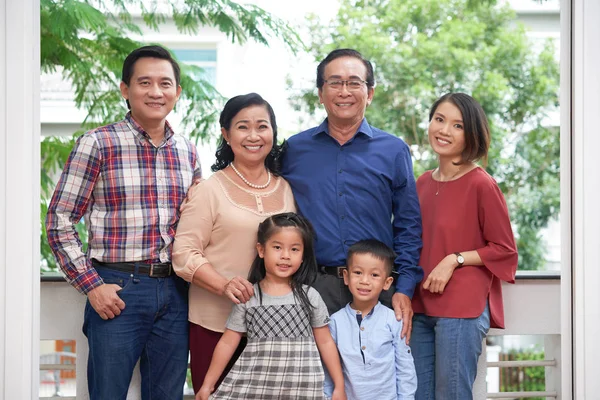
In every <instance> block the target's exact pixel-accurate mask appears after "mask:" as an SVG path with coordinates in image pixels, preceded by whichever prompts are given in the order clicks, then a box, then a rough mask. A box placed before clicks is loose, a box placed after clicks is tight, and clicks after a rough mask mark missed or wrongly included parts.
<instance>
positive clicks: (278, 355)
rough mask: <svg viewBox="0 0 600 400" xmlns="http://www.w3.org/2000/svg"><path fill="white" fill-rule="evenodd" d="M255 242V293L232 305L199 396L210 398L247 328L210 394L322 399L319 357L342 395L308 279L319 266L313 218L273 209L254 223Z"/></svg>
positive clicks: (335, 359)
mask: <svg viewBox="0 0 600 400" xmlns="http://www.w3.org/2000/svg"><path fill="white" fill-rule="evenodd" d="M256 248H257V250H258V256H257V257H256V259H255V260H254V263H253V264H252V267H251V269H250V275H249V280H250V282H252V283H253V284H254V293H255V296H254V297H252V298H251V299H250V300H249V301H248V302H247V303H245V304H237V305H235V306H234V308H233V310H232V312H231V314H230V315H229V319H228V320H227V324H226V327H227V329H226V330H225V333H224V334H223V336H222V338H221V340H219V343H218V344H217V347H216V348H215V351H214V353H213V357H212V361H211V364H210V368H209V370H208V372H207V374H206V378H205V379H204V383H203V384H202V387H201V388H200V391H199V392H198V394H197V395H196V399H197V400H200V399H202V400H206V399H208V398H209V396H210V394H211V393H212V391H213V390H214V386H215V382H217V380H218V378H219V376H220V375H221V373H222V372H223V370H224V369H225V367H226V365H227V363H228V362H229V360H230V359H231V357H232V355H233V353H234V352H235V350H236V348H237V346H238V343H239V342H240V340H241V338H242V335H243V334H244V333H246V334H247V337H248V344H247V346H246V348H245V350H244V351H243V353H242V355H241V356H240V358H239V359H238V361H237V362H236V364H235V365H234V366H233V368H232V369H231V371H230V372H229V374H228V375H227V376H226V378H225V379H224V380H223V382H222V383H221V385H220V386H219V388H218V389H217V390H216V391H215V392H214V393H213V394H212V396H210V398H211V399H235V400H238V399H263V400H266V399H273V400H276V399H323V398H325V397H324V394H323V380H324V374H323V368H322V366H321V359H322V360H323V362H324V363H325V366H326V367H327V369H328V370H329V373H330V375H331V376H332V379H333V381H334V385H335V390H334V392H333V396H332V399H345V398H346V395H345V392H344V378H343V375H342V368H341V365H340V359H339V356H338V351H337V348H336V346H335V342H334V341H333V339H332V338H331V334H330V333H329V328H328V322H329V316H328V314H327V307H326V306H325V303H324V302H323V300H322V299H321V297H320V296H319V294H318V293H317V291H316V290H315V289H313V288H311V287H309V286H307V285H308V284H310V283H311V282H312V281H313V280H314V278H315V275H316V272H317V262H316V258H315V254H314V248H313V230H312V227H311V225H310V224H309V222H308V221H307V220H306V219H304V218H302V217H300V216H298V215H296V214H294V213H283V214H277V215H273V216H271V217H269V218H267V219H266V220H265V221H264V222H262V223H261V224H260V225H259V227H258V243H257V245H256ZM315 342H316V346H315Z"/></svg>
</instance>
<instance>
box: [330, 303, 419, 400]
mask: <svg viewBox="0 0 600 400" xmlns="http://www.w3.org/2000/svg"><path fill="white" fill-rule="evenodd" d="M356 314H357V312H356V311H355V310H353V309H352V308H351V307H350V304H348V305H346V307H344V308H342V309H341V310H340V311H338V312H336V313H335V314H333V315H332V316H331V321H330V322H329V330H330V331H331V336H332V337H333V340H334V341H335V342H336V344H337V347H338V350H339V353H340V357H341V360H342V369H343V371H344V387H345V389H346V395H347V396H348V400H372V399H377V400H392V399H393V400H396V399H398V400H400V399H403V400H406V399H414V398H415V397H414V396H415V392H416V390H417V373H416V372H415V364H414V360H413V357H412V354H411V352H410V347H408V346H407V345H406V342H405V341H404V340H402V339H400V331H401V330H402V321H396V316H395V314H394V312H393V311H392V310H390V309H389V308H387V307H385V306H383V305H382V304H381V303H377V305H376V306H375V307H374V308H373V310H372V311H371V312H370V313H369V314H368V315H367V316H363V318H362V321H361V322H360V324H359V323H358V321H357V318H356ZM324 391H325V394H326V395H327V396H331V394H332V392H333V381H332V380H331V377H330V376H329V374H326V375H325V384H324Z"/></svg>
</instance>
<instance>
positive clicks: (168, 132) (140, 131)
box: [125, 111, 175, 147]
mask: <svg viewBox="0 0 600 400" xmlns="http://www.w3.org/2000/svg"><path fill="white" fill-rule="evenodd" d="M125 120H126V121H127V122H128V123H129V125H130V126H131V127H132V128H133V130H134V133H135V135H136V136H137V137H138V138H139V139H140V140H141V141H142V142H148V143H150V135H148V132H146V131H145V130H144V128H142V126H141V125H140V124H138V123H137V121H136V120H135V119H133V117H132V116H131V111H129V112H128V113H127V115H125ZM174 134H175V132H174V131H173V128H171V124H169V121H165V138H164V139H163V142H162V143H161V144H160V146H157V147H161V146H163V145H167V146H170V145H171V144H172V142H173V140H171V139H172V138H173V135H174Z"/></svg>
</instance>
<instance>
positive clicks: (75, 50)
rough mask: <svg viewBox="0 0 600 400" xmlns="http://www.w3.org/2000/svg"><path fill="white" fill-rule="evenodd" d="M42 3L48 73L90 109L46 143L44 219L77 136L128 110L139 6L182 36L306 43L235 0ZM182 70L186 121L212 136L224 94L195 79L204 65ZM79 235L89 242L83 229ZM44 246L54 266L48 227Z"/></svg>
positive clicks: (195, 131)
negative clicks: (124, 80)
mask: <svg viewBox="0 0 600 400" xmlns="http://www.w3.org/2000/svg"><path fill="white" fill-rule="evenodd" d="M40 7H41V10H40V24H41V29H40V30H41V70H42V73H54V72H60V73H62V75H63V76H64V78H65V79H66V80H67V81H68V82H70V83H71V85H72V88H73V91H74V95H75V104H76V106H77V107H78V108H80V109H83V110H86V112H87V116H86V118H85V121H83V124H82V130H81V131H79V132H77V133H76V134H75V135H74V136H73V137H72V138H55V137H47V138H44V139H43V140H42V144H41V146H42V148H41V153H42V172H41V176H42V207H41V212H42V215H41V220H42V221H44V218H45V214H46V210H47V201H48V198H49V197H50V196H51V194H52V191H53V190H54V182H53V180H52V179H51V176H53V175H54V174H55V173H56V171H57V170H59V169H60V168H62V166H63V165H64V163H65V161H66V159H67V156H68V154H69V151H70V150H71V148H72V147H73V142H74V138H75V137H76V136H79V135H80V134H81V133H82V131H83V130H85V129H87V128H90V127H93V126H98V125H101V124H106V123H110V122H114V121H117V120H119V119H122V118H123V116H124V115H125V113H126V111H127V109H126V106H125V102H124V101H123V100H122V99H121V95H120V92H119V90H118V85H119V82H120V78H121V68H122V65H123V60H124V59H125V57H126V56H127V54H129V52H131V51H132V50H133V49H135V48H137V47H139V46H141V45H143V44H142V43H140V42H137V41H135V40H132V39H131V38H132V37H135V36H139V35H141V34H142V28H143V26H139V25H136V23H135V22H134V19H133V17H132V11H131V10H138V11H139V12H140V13H141V16H142V19H143V24H145V26H146V27H147V28H149V29H151V30H154V31H158V30H159V29H160V27H161V25H162V24H163V23H165V22H166V21H167V20H168V19H172V20H173V21H174V23H175V25H176V27H177V29H178V30H179V32H180V33H183V34H190V35H195V34H198V32H199V29H200V28H202V27H205V26H207V27H214V28H217V29H218V30H220V31H221V32H223V33H224V34H225V35H226V36H227V37H228V38H229V39H230V40H231V41H232V42H234V43H244V42H246V41H247V40H254V41H256V42H258V43H263V44H267V43H268V41H269V40H271V39H273V38H277V40H283V42H284V43H285V44H286V45H287V46H288V47H289V48H290V49H291V50H293V51H296V50H297V49H298V48H299V47H300V45H301V42H300V39H299V37H298V35H297V34H296V33H295V32H294V31H293V30H292V29H291V28H290V27H289V26H288V25H287V24H286V23H285V22H284V21H282V20H280V19H277V18H275V17H274V16H272V15H271V14H269V13H267V12H266V11H264V10H262V9H261V8H259V7H256V6H253V5H241V4H238V3H236V2H234V1H231V0H175V1H158V0H154V1H144V0H40ZM181 67H182V77H181V86H182V87H183V91H182V95H181V98H180V101H179V109H180V111H183V113H182V114H183V116H182V125H183V126H184V127H185V132H186V133H187V134H189V135H190V136H191V137H192V138H195V139H196V140H198V139H203V138H207V137H208V136H209V135H210V133H209V131H210V128H211V127H212V126H213V124H214V122H215V121H216V119H217V118H218V112H219V111H220V105H221V103H222V100H223V99H222V97H221V95H220V94H219V93H218V92H217V91H216V89H215V88H213V87H212V86H211V85H210V84H209V83H208V82H206V81H203V80H201V79H200V80H198V79H196V78H193V77H198V76H201V74H200V72H201V69H200V68H198V67H194V66H189V65H184V64H182V65H181ZM80 233H81V234H82V239H85V232H84V230H83V229H80ZM41 243H42V249H41V254H42V260H43V262H44V264H43V265H42V268H44V269H51V270H52V269H55V268H56V264H55V260H54V257H53V256H52V254H51V252H50V249H49V247H48V245H47V240H46V237H45V232H44V229H43V227H42V238H41Z"/></svg>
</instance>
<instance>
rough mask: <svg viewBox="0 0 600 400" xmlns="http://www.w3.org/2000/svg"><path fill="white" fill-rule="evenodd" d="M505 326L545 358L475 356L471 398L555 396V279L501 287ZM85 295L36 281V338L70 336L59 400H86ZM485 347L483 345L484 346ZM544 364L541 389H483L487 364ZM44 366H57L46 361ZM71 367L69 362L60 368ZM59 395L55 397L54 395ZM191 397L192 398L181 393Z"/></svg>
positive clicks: (134, 393) (135, 383)
mask: <svg viewBox="0 0 600 400" xmlns="http://www.w3.org/2000/svg"><path fill="white" fill-rule="evenodd" d="M503 290H504V304H505V316H506V329H505V330H497V329H492V330H491V331H490V335H491V336H496V335H544V338H545V339H544V352H545V360H523V361H494V362H487V361H486V354H485V350H484V354H482V356H481V357H480V362H479V366H478V374H477V375H478V379H477V381H476V382H475V386H474V397H475V399H476V400H483V399H486V398H489V399H514V398H518V397H523V398H526V397H546V398H548V399H560V398H561V395H560V393H561V387H560V368H561V360H560V354H561V352H560V312H559V310H560V280H559V279H558V278H556V279H539V277H532V276H528V277H525V276H520V277H519V279H518V280H517V283H516V284H514V285H508V284H505V285H503ZM84 305H85V297H84V296H82V295H80V294H78V293H77V292H76V290H74V289H73V288H71V287H70V286H69V285H68V284H67V283H65V282H64V281H60V280H58V281H56V282H47V281H43V282H42V284H41V308H40V329H41V333H40V338H41V340H59V339H63V340H65V339H69V340H75V341H76V343H77V346H76V355H77V362H76V365H75V366H74V368H75V370H76V376H77V380H76V395H75V396H74V397H60V399H62V400H65V399H73V400H75V399H76V400H82V399H88V398H89V397H88V394H87V378H86V361H85V360H87V346H86V343H87V342H86V338H85V336H84V335H83V333H82V331H81V327H82V323H83V308H84ZM484 349H485V346H484ZM530 366H543V367H545V371H546V388H545V391H537V392H511V393H487V385H486V375H487V369H488V368H506V367H530ZM42 368H43V369H44V370H51V369H58V368H53V366H52V365H48V364H45V365H43V366H42ZM59 368H66V369H72V368H73V366H67V367H59ZM139 386H140V377H139V373H136V374H134V378H133V380H132V383H131V386H130V389H129V394H128V396H127V399H128V400H130V399H131V400H134V399H139V398H140V395H139ZM56 398H59V397H56ZM186 398H193V396H186Z"/></svg>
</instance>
